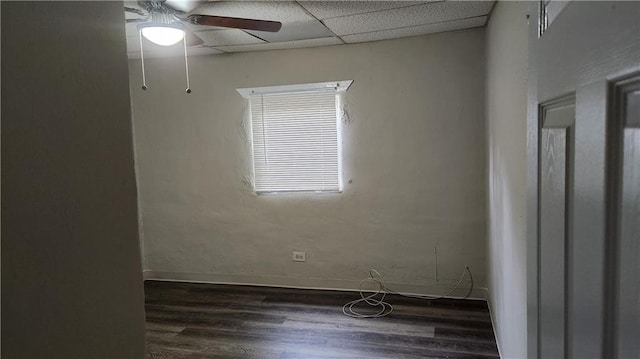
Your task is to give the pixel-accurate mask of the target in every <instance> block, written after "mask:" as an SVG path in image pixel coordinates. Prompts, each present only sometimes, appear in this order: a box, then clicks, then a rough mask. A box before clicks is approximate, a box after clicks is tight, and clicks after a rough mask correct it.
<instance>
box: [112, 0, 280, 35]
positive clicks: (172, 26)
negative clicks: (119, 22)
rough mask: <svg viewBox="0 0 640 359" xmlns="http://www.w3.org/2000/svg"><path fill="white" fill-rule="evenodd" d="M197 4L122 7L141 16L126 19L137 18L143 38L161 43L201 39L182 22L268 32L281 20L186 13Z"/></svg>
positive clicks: (168, 1) (153, 0)
mask: <svg viewBox="0 0 640 359" xmlns="http://www.w3.org/2000/svg"><path fill="white" fill-rule="evenodd" d="M197 5H198V4H197V2H195V3H194V2H185V1H177V0H150V1H138V6H139V7H140V8H141V9H144V10H141V9H138V8H133V7H127V6H125V8H124V10H125V11H127V12H131V13H134V14H137V15H140V16H143V17H142V18H136V19H127V20H126V21H127V22H138V23H139V24H138V30H139V31H140V32H141V33H142V35H143V36H144V37H145V38H146V39H148V40H149V41H151V42H153V43H155V44H158V45H163V46H170V45H173V44H176V43H178V42H180V41H181V40H183V39H185V41H186V45H187V46H197V45H201V44H203V43H204V41H202V39H200V38H199V37H198V36H197V35H195V34H193V33H192V32H191V31H189V29H187V28H186V27H185V26H184V25H183V23H188V24H192V25H201V26H215V27H226V28H232V29H242V30H257V31H268V32H278V31H279V30H280V27H282V23H280V22H278V21H269V20H256V19H244V18H237V17H226V16H212V15H200V14H189V13H188V11H190V10H193V9H194V8H195V7H197Z"/></svg>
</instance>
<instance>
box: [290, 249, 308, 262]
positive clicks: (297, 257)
mask: <svg viewBox="0 0 640 359" xmlns="http://www.w3.org/2000/svg"><path fill="white" fill-rule="evenodd" d="M293 261H294V262H306V261H307V254H306V253H305V252H295V251H294V252H293Z"/></svg>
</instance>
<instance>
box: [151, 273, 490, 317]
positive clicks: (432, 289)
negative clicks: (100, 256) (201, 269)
mask: <svg viewBox="0 0 640 359" xmlns="http://www.w3.org/2000/svg"><path fill="white" fill-rule="evenodd" d="M142 275H143V278H144V280H161V281H174V282H192V283H211V284H230V285H252V286H264V287H281V288H298V289H318V290H339V291H350V292H351V291H358V290H359V287H360V281H359V280H349V279H330V278H301V277H287V276H265V275H235V274H212V273H186V272H164V271H153V270H144V271H143V272H142ZM386 285H387V286H388V287H389V288H391V289H393V290H395V291H397V292H399V293H402V294H414V295H429V296H441V295H443V294H444V293H447V292H449V290H450V289H451V288H452V286H447V285H419V284H407V283H390V282H387V283H386ZM468 291H469V287H460V288H458V289H457V290H456V291H454V292H453V293H451V294H450V295H447V296H446V297H447V298H463V297H464V296H465V295H466V294H467V292H468ZM487 298H488V291H487V288H484V287H474V288H473V290H472V291H471V294H470V295H469V297H468V299H473V300H484V301H486V300H487ZM492 320H493V319H492Z"/></svg>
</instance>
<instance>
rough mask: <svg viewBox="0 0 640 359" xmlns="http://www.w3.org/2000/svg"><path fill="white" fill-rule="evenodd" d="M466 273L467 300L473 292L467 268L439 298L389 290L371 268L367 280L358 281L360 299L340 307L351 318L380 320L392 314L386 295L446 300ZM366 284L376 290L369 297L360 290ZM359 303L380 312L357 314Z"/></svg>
mask: <svg viewBox="0 0 640 359" xmlns="http://www.w3.org/2000/svg"><path fill="white" fill-rule="evenodd" d="M467 273H469V280H470V281H471V286H470V287H469V291H468V292H467V294H466V295H465V296H464V299H466V298H469V295H471V291H473V275H472V274H471V270H470V269H469V267H465V270H464V271H463V272H462V276H460V279H459V280H458V283H456V285H455V286H454V287H453V288H451V290H449V291H448V292H447V293H445V294H444V295H441V296H429V295H412V294H402V293H398V292H396V291H394V290H392V289H390V288H389V287H387V286H386V284H385V283H384V278H383V277H382V274H380V272H378V271H377V270H375V269H373V268H372V269H370V270H369V278H365V279H363V280H362V281H360V288H359V292H360V298H359V299H355V300H352V301H350V302H349V303H347V304H345V305H344V306H342V313H343V314H344V315H346V316H348V317H352V318H381V317H384V316H387V315H389V314H391V312H393V306H392V305H391V304H389V303H387V302H385V301H384V299H385V297H386V296H387V294H396V295H400V296H403V297H407V298H414V299H423V300H438V299H442V298H446V297H447V296H448V295H450V294H451V293H453V292H454V291H455V290H456V289H458V288H459V287H460V284H462V281H463V280H464V277H465V276H466V274H467ZM368 282H372V283H374V284H375V286H376V287H377V288H376V289H375V290H374V292H373V293H371V294H369V295H365V292H364V290H363V289H362V286H363V285H364V284H365V283H368ZM378 296H380V299H377V298H376V297H378ZM360 303H366V304H368V305H369V306H371V307H379V308H380V310H379V311H378V312H377V313H373V314H364V313H362V312H358V311H357V310H356V309H355V308H354V307H355V306H356V305H358V304H360Z"/></svg>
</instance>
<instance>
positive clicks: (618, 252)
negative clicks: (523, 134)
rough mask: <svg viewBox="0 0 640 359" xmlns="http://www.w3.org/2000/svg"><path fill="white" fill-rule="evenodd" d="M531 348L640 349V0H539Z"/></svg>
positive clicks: (549, 353) (557, 354)
mask: <svg viewBox="0 0 640 359" xmlns="http://www.w3.org/2000/svg"><path fill="white" fill-rule="evenodd" d="M530 24H531V31H530V39H529V40H530V48H529V51H530V52H529V68H530V72H529V83H530V88H529V123H528V134H529V135H528V138H529V144H528V146H529V150H528V151H529V152H528V158H529V179H530V185H529V206H528V211H529V219H530V221H529V227H528V228H529V230H528V232H529V244H530V245H529V247H528V250H529V253H530V254H529V257H528V260H529V262H530V263H529V265H528V268H529V278H530V280H529V283H528V292H529V294H528V301H529V317H528V320H529V323H528V324H529V326H528V328H529V342H528V346H529V356H530V357H532V358H544V359H548V358H636V359H637V358H640V2H637V1H629V2H588V1H572V2H569V3H566V2H565V3H558V2H548V1H544V2H541V3H535V4H532V7H531V11H530Z"/></svg>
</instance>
